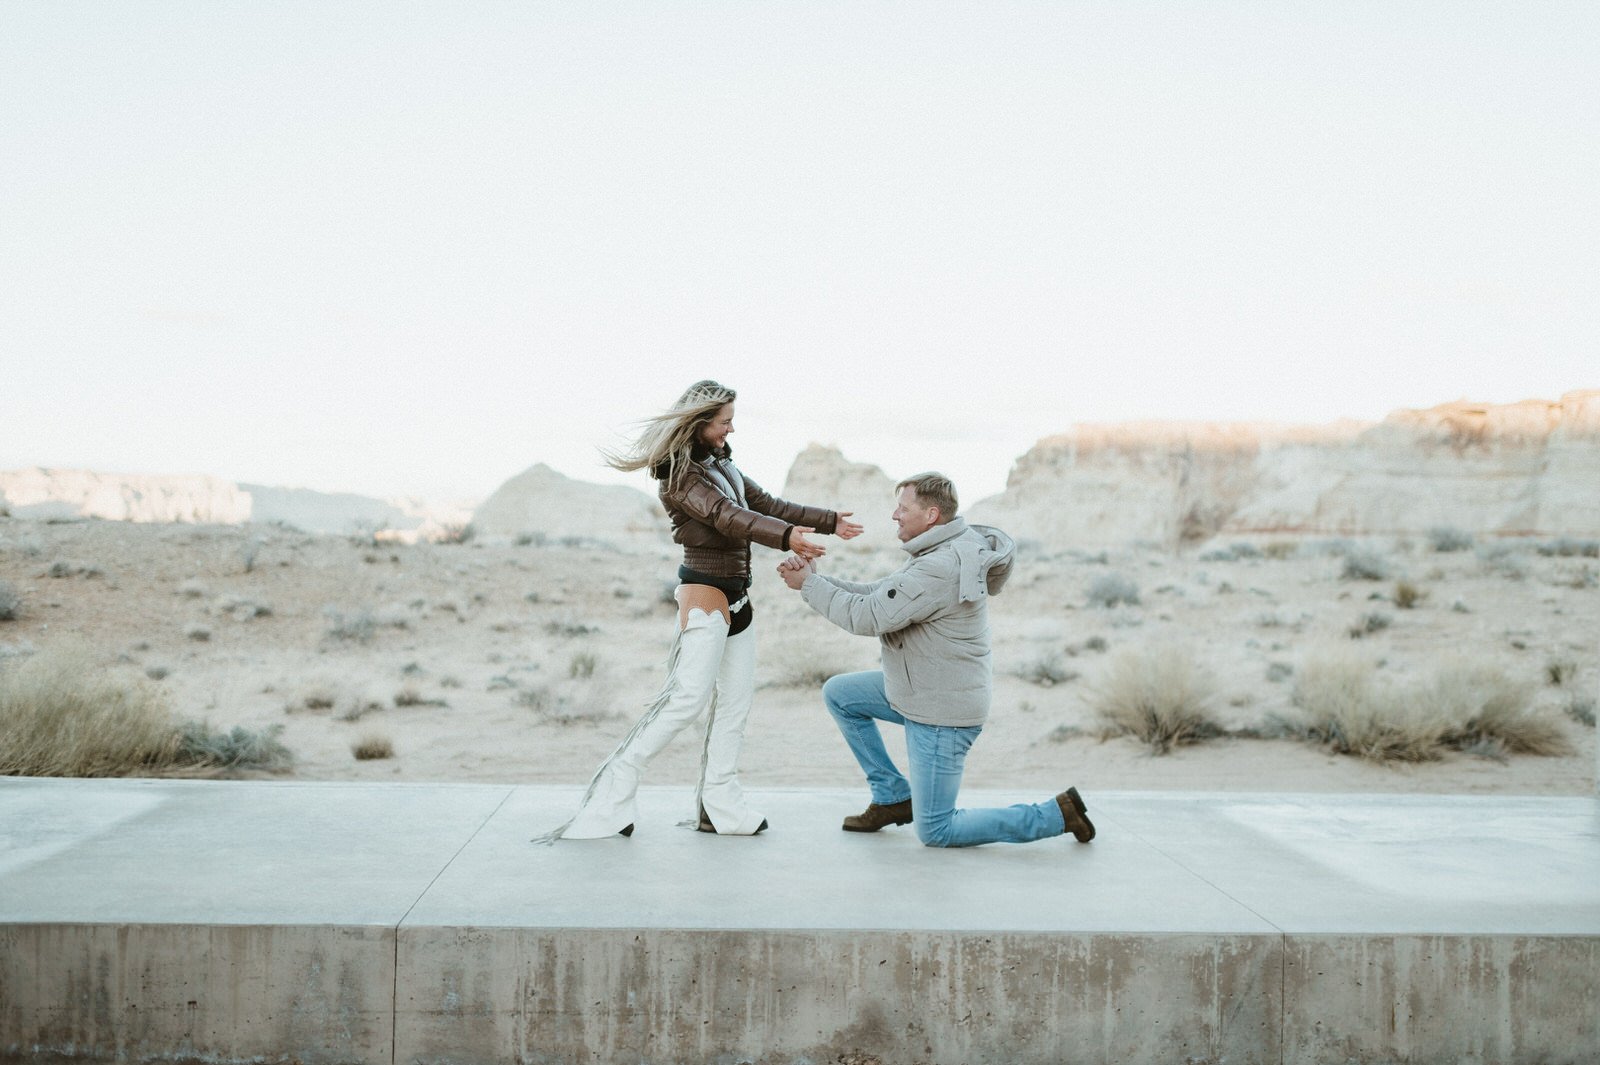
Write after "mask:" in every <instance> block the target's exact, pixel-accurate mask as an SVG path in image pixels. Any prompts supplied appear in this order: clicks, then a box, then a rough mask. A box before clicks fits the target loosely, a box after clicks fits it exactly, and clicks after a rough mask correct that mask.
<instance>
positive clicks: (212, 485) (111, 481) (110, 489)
mask: <svg viewBox="0 0 1600 1065" xmlns="http://www.w3.org/2000/svg"><path fill="white" fill-rule="evenodd" d="M0 505H3V506H4V508H5V509H6V510H8V511H9V512H10V514H11V516H12V517H14V518H33V519H39V520H50V519H71V518H105V519H108V520H112V521H187V522H214V523H218V524H232V523H236V522H243V521H249V520H250V496H249V495H248V494H247V493H245V492H244V491H242V490H241V489H240V488H239V486H238V485H236V484H231V483H229V482H227V481H222V480H218V479H217V478H215V477H204V476H189V477H186V476H146V475H141V474H115V473H93V472H91V471H89V470H56V469H44V468H42V467H33V468H30V469H22V470H0Z"/></svg>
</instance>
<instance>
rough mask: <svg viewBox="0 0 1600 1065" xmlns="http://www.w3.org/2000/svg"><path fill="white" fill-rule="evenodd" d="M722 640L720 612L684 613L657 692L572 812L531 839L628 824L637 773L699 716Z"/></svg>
mask: <svg viewBox="0 0 1600 1065" xmlns="http://www.w3.org/2000/svg"><path fill="white" fill-rule="evenodd" d="M727 642H728V623H727V622H726V621H724V620H723V617H722V614H721V613H720V612H717V611H713V612H712V613H710V614H706V613H704V612H702V611H699V610H692V611H690V612H689V619H688V621H687V623H686V625H685V627H684V629H683V631H681V632H679V633H678V639H677V642H676V643H675V644H674V645H673V648H672V655H671V657H670V658H669V659H668V666H667V680H666V683H665V684H663V685H662V687H661V694H660V695H658V696H656V700H655V702H654V703H652V704H651V706H650V708H649V709H648V710H646V711H645V714H644V717H642V718H641V719H640V720H639V723H638V724H637V725H635V726H634V727H633V731H631V732H629V733H628V735H627V737H626V738H625V739H623V741H622V743H620V744H619V745H618V746H617V749H616V750H615V751H614V752H612V754H611V757H610V758H608V759H606V761H605V763H604V764H602V765H601V766H600V769H599V771H598V772H597V773H595V776H594V780H593V781H591V782H590V784H589V790H588V792H587V793H586V794H585V795H584V797H583V801H582V802H581V803H580V804H579V807H578V813H577V814H576V816H574V817H573V819H572V820H571V821H570V822H568V823H567V824H566V825H564V826H563V827H561V828H558V829H556V830H555V831H554V832H552V833H550V834H549V835H548V836H545V837H541V838H540V839H539V840H536V841H535V842H544V841H546V840H554V839H602V838H604V837H606V836H612V835H615V834H617V833H618V832H621V831H622V830H623V829H625V828H628V827H630V826H631V825H632V824H633V823H634V821H635V820H636V818H637V816H638V801H637V799H638V791H639V777H640V775H641V774H642V773H643V772H644V768H645V766H647V765H649V764H650V760H651V759H652V758H654V757H655V756H656V755H658V754H660V753H661V751H662V750H663V749H664V748H665V747H666V746H667V744H668V743H670V742H672V738H673V737H674V736H676V735H677V734H678V733H680V732H682V731H683V730H684V729H685V728H687V727H688V726H689V725H692V724H694V722H696V721H697V720H699V719H700V718H701V717H702V716H703V715H704V714H705V712H706V709H707V707H708V706H710V704H711V698H712V693H713V691H714V690H715V687H716V682H717V670H718V667H720V666H721V664H722V657H723V652H722V648H723V644H725V643H727Z"/></svg>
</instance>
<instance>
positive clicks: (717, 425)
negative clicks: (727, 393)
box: [700, 403, 733, 448]
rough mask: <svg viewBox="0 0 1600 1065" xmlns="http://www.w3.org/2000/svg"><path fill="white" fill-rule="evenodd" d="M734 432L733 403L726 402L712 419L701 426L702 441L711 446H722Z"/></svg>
mask: <svg viewBox="0 0 1600 1065" xmlns="http://www.w3.org/2000/svg"><path fill="white" fill-rule="evenodd" d="M731 432H733V404H732V403H724V404H723V405H722V409H721V410H719V411H717V413H715V414H713V415H712V416H711V420H710V421H709V422H706V423H705V424H704V425H702V426H701V427H700V442H701V443H702V444H706V445H708V446H710V447H713V448H717V447H721V446H722V445H723V444H725V443H726V442H727V440H728V434H729V433H731Z"/></svg>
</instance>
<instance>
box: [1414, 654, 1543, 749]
mask: <svg viewBox="0 0 1600 1065" xmlns="http://www.w3.org/2000/svg"><path fill="white" fill-rule="evenodd" d="M1534 690H1535V686H1534V684H1533V683H1532V682H1530V681H1525V680H1519V679H1516V678H1513V677H1509V676H1507V675H1505V674H1504V673H1501V672H1500V671H1499V670H1497V669H1495V668H1494V667H1492V666H1488V665H1483V664H1480V663H1474V662H1470V661H1468V660H1466V659H1453V660H1451V661H1449V662H1447V663H1446V664H1444V665H1442V666H1441V667H1440V668H1439V669H1438V671H1437V672H1436V673H1435V674H1434V676H1433V678H1432V680H1431V681H1430V682H1429V683H1427V684H1426V685H1425V686H1424V687H1423V689H1422V698H1424V699H1427V700H1429V701H1431V702H1433V703H1434V704H1435V705H1436V706H1437V707H1438V708H1439V712H1440V713H1441V714H1443V715H1444V717H1445V718H1446V719H1447V720H1449V721H1450V722H1451V725H1450V728H1449V729H1448V731H1447V732H1446V734H1445V738H1444V742H1445V744H1446V745H1447V746H1449V747H1454V748H1455V749H1457V750H1468V749H1471V748H1476V747H1482V746H1484V745H1490V746H1493V747H1495V748H1497V749H1499V750H1503V751H1505V752H1506V753H1508V754H1533V755H1544V756H1551V755H1561V754H1569V753H1571V751H1572V744H1571V743H1570V741H1568V739H1567V735H1566V732H1565V730H1563V729H1562V727H1561V722H1560V721H1559V720H1558V719H1557V718H1556V717H1555V716H1554V715H1552V714H1549V713H1546V712H1543V711H1541V710H1539V709H1537V708H1536V707H1535V706H1534Z"/></svg>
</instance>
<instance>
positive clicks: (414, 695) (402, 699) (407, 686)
mask: <svg viewBox="0 0 1600 1065" xmlns="http://www.w3.org/2000/svg"><path fill="white" fill-rule="evenodd" d="M394 705H396V706H448V705H449V703H447V702H446V701H445V700H443V699H439V698H429V697H428V696H427V695H424V694H423V692H422V689H421V688H420V687H419V686H418V685H417V684H416V682H415V681H409V680H408V681H406V682H405V683H404V684H402V685H401V686H400V690H399V691H397V692H395V693H394Z"/></svg>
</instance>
